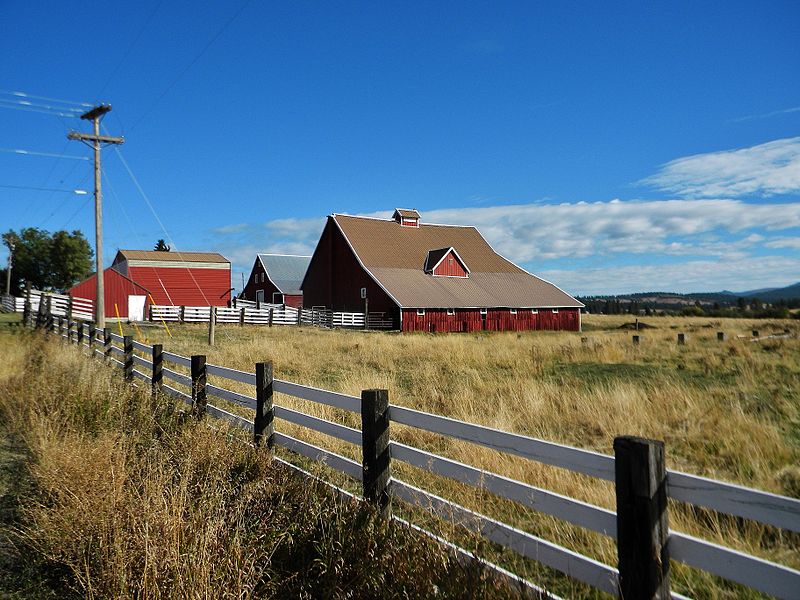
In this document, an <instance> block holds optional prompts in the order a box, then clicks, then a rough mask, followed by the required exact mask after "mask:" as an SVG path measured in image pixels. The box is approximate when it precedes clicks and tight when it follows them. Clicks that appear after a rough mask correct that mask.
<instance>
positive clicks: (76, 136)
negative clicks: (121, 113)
mask: <svg viewBox="0 0 800 600" xmlns="http://www.w3.org/2000/svg"><path fill="white" fill-rule="evenodd" d="M110 110H111V105H110V104H100V105H98V106H95V107H94V108H93V109H92V110H90V111H89V112H87V113H84V114H82V115H81V119H84V120H86V121H92V122H93V123H94V133H93V134H90V133H78V132H77V131H70V132H69V133H68V134H67V137H68V138H69V139H71V140H79V141H81V142H83V143H85V144H86V145H87V146H89V147H90V148H94V235H95V253H96V256H95V258H96V261H97V274H96V280H97V297H96V298H95V326H96V327H98V328H100V329H103V328H105V326H106V310H105V308H106V307H105V286H104V285H103V192H102V186H101V181H100V173H101V171H100V148H101V144H122V143H123V142H124V141H125V138H121V137H111V136H108V135H100V119H102V118H103V115H105V114H106V113H107V112H109V111H110ZM89 142H91V143H89Z"/></svg>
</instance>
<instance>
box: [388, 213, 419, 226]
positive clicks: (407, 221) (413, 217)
mask: <svg viewBox="0 0 800 600" xmlns="http://www.w3.org/2000/svg"><path fill="white" fill-rule="evenodd" d="M392 219H394V220H395V222H397V223H399V224H400V226H401V227H419V213H418V212H417V211H416V210H415V209H409V208H396V209H395V211H394V214H393V215H392Z"/></svg>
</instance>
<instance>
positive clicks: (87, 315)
mask: <svg viewBox="0 0 800 600" xmlns="http://www.w3.org/2000/svg"><path fill="white" fill-rule="evenodd" d="M42 298H44V299H45V300H44V306H42V307H41V308H42V311H44V312H46V311H47V310H48V307H49V309H50V311H51V312H52V313H53V316H56V317H66V316H68V315H69V314H71V315H72V317H73V318H75V319H79V320H81V321H93V320H94V302H93V301H92V300H89V299H88V298H75V297H71V296H68V295H66V294H56V293H55V292H41V291H39V290H31V312H32V313H34V314H36V313H38V312H39V306H40V304H41V302H42ZM3 308H4V309H5V310H7V311H9V312H20V313H21V312H24V311H25V298H18V297H15V296H3Z"/></svg>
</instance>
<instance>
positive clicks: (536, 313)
mask: <svg viewBox="0 0 800 600" xmlns="http://www.w3.org/2000/svg"><path fill="white" fill-rule="evenodd" d="M531 314H532V315H538V314H539V309H538V308H532V309H531Z"/></svg>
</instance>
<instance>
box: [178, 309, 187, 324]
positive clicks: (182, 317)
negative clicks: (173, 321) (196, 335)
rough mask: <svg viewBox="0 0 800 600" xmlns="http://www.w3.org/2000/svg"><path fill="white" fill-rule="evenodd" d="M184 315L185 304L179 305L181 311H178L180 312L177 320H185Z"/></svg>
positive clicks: (182, 321)
mask: <svg viewBox="0 0 800 600" xmlns="http://www.w3.org/2000/svg"><path fill="white" fill-rule="evenodd" d="M185 317H186V307H185V306H181V312H180V314H178V320H179V321H180V322H181V323H184V322H185Z"/></svg>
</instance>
